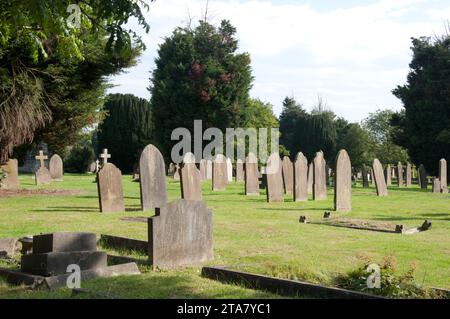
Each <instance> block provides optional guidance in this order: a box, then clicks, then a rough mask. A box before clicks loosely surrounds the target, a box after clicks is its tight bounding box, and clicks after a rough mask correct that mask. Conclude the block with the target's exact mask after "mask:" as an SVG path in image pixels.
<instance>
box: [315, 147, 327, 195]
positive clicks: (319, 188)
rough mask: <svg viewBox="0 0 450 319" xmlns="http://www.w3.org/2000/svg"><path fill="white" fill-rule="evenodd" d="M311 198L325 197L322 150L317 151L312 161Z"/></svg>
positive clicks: (324, 167)
mask: <svg viewBox="0 0 450 319" xmlns="http://www.w3.org/2000/svg"><path fill="white" fill-rule="evenodd" d="M313 171H314V179H313V199H314V200H323V199H326V198H327V183H326V179H327V173H326V162H325V158H324V156H323V152H322V151H320V152H317V153H316V157H315V158H314V161H313Z"/></svg>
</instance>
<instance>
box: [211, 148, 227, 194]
mask: <svg viewBox="0 0 450 319" xmlns="http://www.w3.org/2000/svg"><path fill="white" fill-rule="evenodd" d="M227 183H228V174H227V160H226V158H225V156H224V155H223V154H217V155H216V158H215V159H214V161H213V164H212V190H213V191H221V190H225V189H226V186H227Z"/></svg>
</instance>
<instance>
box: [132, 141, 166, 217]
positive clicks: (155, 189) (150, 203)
mask: <svg viewBox="0 0 450 319" xmlns="http://www.w3.org/2000/svg"><path fill="white" fill-rule="evenodd" d="M165 172H166V168H165V165H164V158H163V156H162V155H161V152H160V151H159V150H158V149H157V148H156V147H155V146H154V145H152V144H149V145H147V146H146V147H145V148H144V150H143V151H142V154H141V158H140V160H139V185H140V190H141V207H142V210H143V211H147V210H152V209H154V208H161V207H162V206H164V205H166V203H167V191H166V173H165Z"/></svg>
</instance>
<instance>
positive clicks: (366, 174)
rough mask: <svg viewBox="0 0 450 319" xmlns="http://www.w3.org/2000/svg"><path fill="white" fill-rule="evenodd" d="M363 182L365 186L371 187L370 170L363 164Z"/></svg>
mask: <svg viewBox="0 0 450 319" xmlns="http://www.w3.org/2000/svg"><path fill="white" fill-rule="evenodd" d="M362 182H363V187H364V188H368V187H369V172H368V170H367V167H366V165H363V167H362Z"/></svg>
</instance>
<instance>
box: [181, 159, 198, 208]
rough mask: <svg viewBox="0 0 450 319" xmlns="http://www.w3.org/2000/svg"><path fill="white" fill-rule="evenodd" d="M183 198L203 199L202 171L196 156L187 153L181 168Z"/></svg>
mask: <svg viewBox="0 0 450 319" xmlns="http://www.w3.org/2000/svg"><path fill="white" fill-rule="evenodd" d="M180 177H181V198H182V199H187V200H197V201H199V200H202V187H201V177H200V171H199V170H198V169H197V166H196V165H195V156H194V154H192V153H186V155H185V156H184V158H183V165H182V167H181V170H180Z"/></svg>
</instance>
